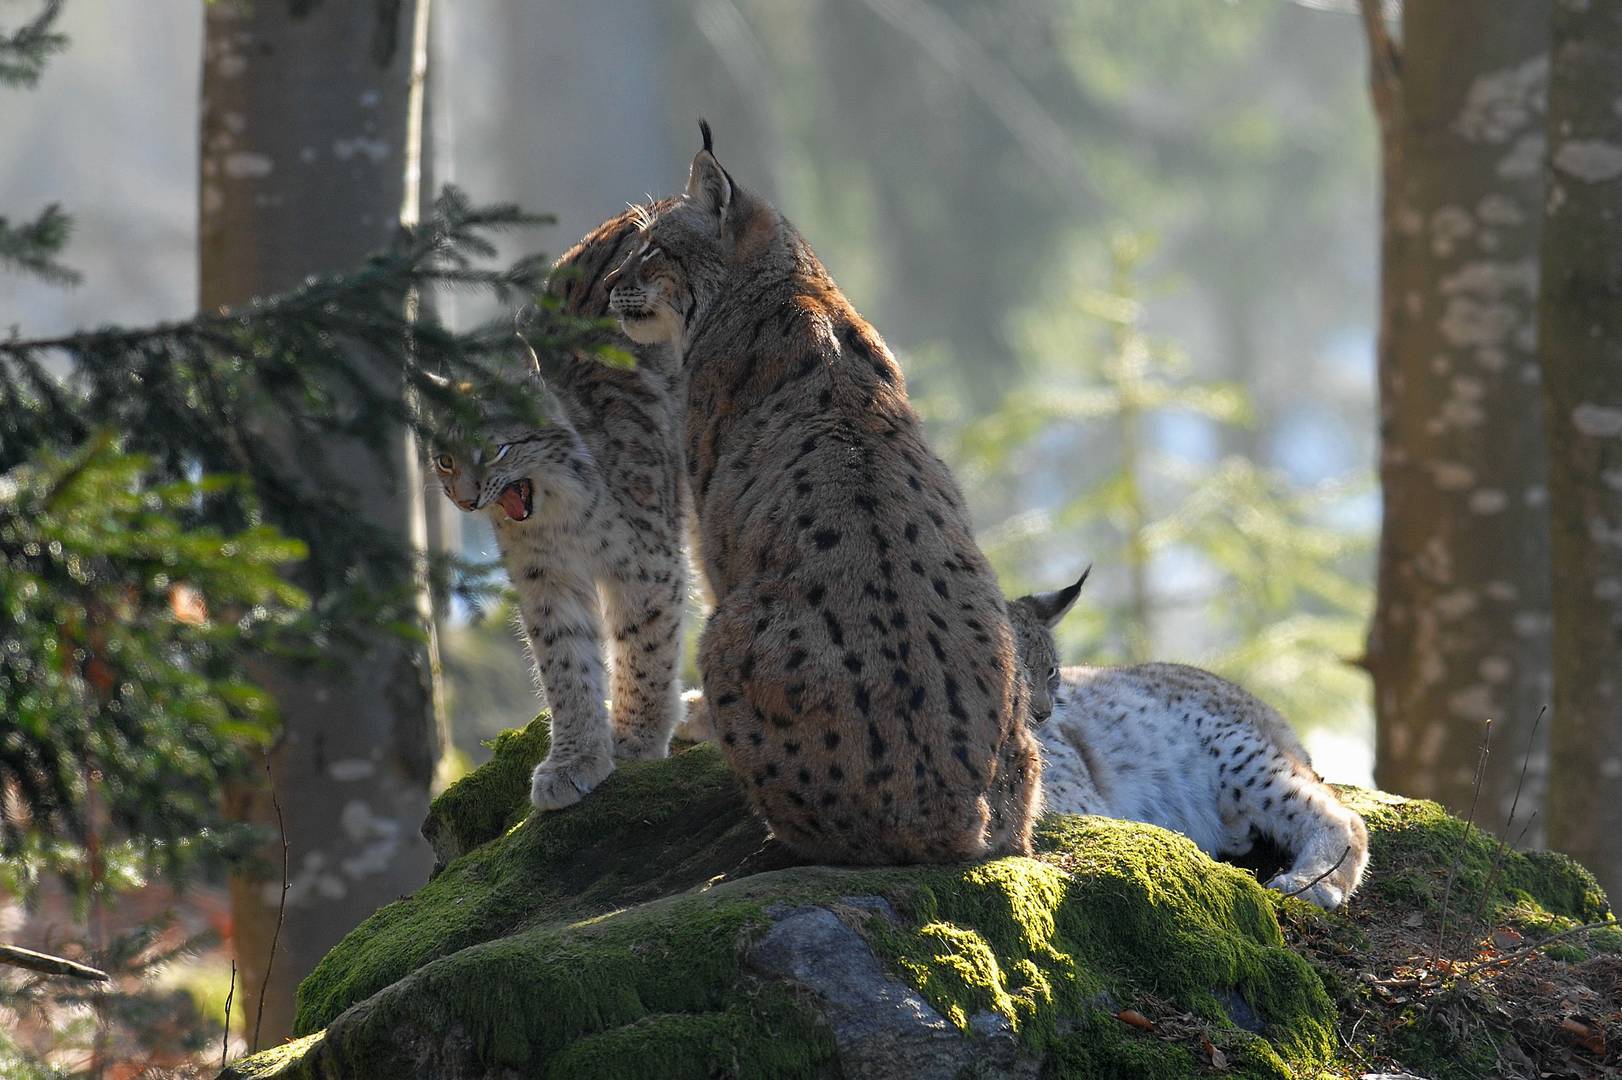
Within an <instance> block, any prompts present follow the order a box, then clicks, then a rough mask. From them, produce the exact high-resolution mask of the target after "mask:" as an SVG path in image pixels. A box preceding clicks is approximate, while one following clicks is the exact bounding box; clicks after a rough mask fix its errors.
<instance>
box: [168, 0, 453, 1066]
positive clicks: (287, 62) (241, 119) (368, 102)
mask: <svg viewBox="0 0 1622 1080" xmlns="http://www.w3.org/2000/svg"><path fill="white" fill-rule="evenodd" d="M427 4H428V0H401V2H398V3H349V4H344V3H335V2H331V0H328V2H325V3H319V4H315V5H311V6H310V10H309V12H308V13H307V14H305V15H302V16H296V17H295V16H294V15H292V14H291V13H290V11H289V5H288V4H286V3H279V2H278V3H272V2H259V3H254V4H252V5H238V4H235V3H223V2H222V3H217V4H212V5H210V6H209V7H208V9H207V16H206V20H207V21H206V27H207V29H206V38H205V48H204V62H203V83H202V86H203V111H202V132H201V136H202V156H201V168H202V177H201V188H200V197H201V210H200V215H199V226H200V244H201V287H200V292H201V303H202V306H203V307H204V308H205V309H208V308H212V307H215V306H217V305H220V304H238V303H242V302H244V301H246V300H248V299H249V298H250V297H252V296H254V295H255V294H260V293H268V292H272V291H276V290H282V289H287V288H289V287H292V286H295V285H297V284H298V283H299V282H300V281H301V280H302V279H303V278H304V277H305V276H306V275H310V274H316V273H322V272H328V271H336V270H345V269H351V268H354V267H357V266H359V265H361V263H362V260H363V259H364V257H365V256H366V255H367V254H368V253H370V252H373V251H375V250H377V249H379V248H381V247H384V246H386V245H387V244H388V243H389V242H390V240H391V238H392V237H393V235H394V234H395V232H396V230H397V228H398V227H399V224H400V221H401V218H402V215H403V214H404V215H406V216H410V215H411V209H410V208H411V207H412V206H413V205H414V199H415V196H416V188H415V183H416V177H415V173H414V172H413V171H412V168H413V166H414V165H415V162H414V160H413V149H414V148H413V147H412V146H411V143H410V140H411V139H412V137H413V136H414V135H415V134H416V133H417V132H418V131H419V130H420V129H419V126H418V125H414V124H413V123H412V122H411V118H412V112H413V110H414V109H416V108H420V95H413V94H412V93H411V92H410V91H411V85H412V74H413V70H414V67H415V66H416V64H415V62H414V58H417V57H419V56H420V54H419V50H418V49H417V48H416V45H417V43H418V31H419V28H418V18H419V15H420V14H422V9H426V7H427ZM380 377H386V376H380ZM262 435H263V438H264V439H265V440H266V442H267V443H268V444H269V445H271V446H278V445H280V450H281V452H282V453H283V454H284V455H285V456H286V460H288V461H297V460H298V457H297V456H296V455H298V454H307V453H308V452H309V451H310V449H311V448H308V447H292V446H288V445H286V441H287V440H286V439H285V437H279V434H278V431H277V428H276V425H275V418H273V417H267V418H265V428H264V431H263V432H262ZM319 450H320V452H322V453H323V454H324V455H325V456H326V458H327V460H328V462H329V463H330V464H331V466H332V467H333V470H334V471H335V472H336V473H337V474H338V475H341V476H345V477H353V478H354V489H353V506H354V508H355V513H356V514H357V515H362V516H364V517H365V518H367V519H368V520H370V521H372V522H374V523H377V524H380V525H382V526H384V527H386V528H387V529H389V530H390V531H392V532H393V533H395V534H396V535H399V536H401V537H402V538H406V539H409V540H410V541H411V542H412V543H414V544H417V545H419V546H420V545H421V544H422V543H423V541H424V535H425V520H424V506H423V502H424V499H423V495H424V490H423V482H422V478H421V475H420V471H419V465H418V458H417V454H416V451H415V449H414V448H413V447H412V445H411V444H410V436H409V434H408V433H407V432H406V431H405V430H403V429H402V430H401V431H400V432H399V433H398V436H397V437H396V439H395V440H394V445H393V447H392V449H391V450H389V451H388V452H387V453H386V454H384V455H383V457H384V458H386V459H388V460H389V461H390V462H392V465H393V472H392V479H391V477H390V476H388V475H386V474H385V472H384V469H383V467H382V465H380V456H379V454H378V452H377V451H376V450H374V449H371V448H367V447H364V446H361V445H358V444H356V443H351V442H345V441H339V440H336V439H335V440H333V441H332V442H331V443H330V444H329V445H324V446H322V447H320V448H319ZM419 584H420V583H419ZM424 614H426V611H424ZM425 623H426V620H425ZM427 625H431V624H427ZM432 646H433V642H432V637H431V636H430V637H429V639H428V645H427V646H422V645H416V644H410V643H407V642H405V641H402V640H400V639H399V638H397V637H385V636H383V635H382V634H381V633H380V634H378V635H377V636H376V637H374V638H372V639H370V640H369V641H368V642H367V643H366V645H365V646H364V647H362V648H359V649H355V650H334V651H336V652H338V655H336V656H333V657H331V658H332V659H333V660H334V661H335V663H336V666H335V667H334V668H330V669H329V668H319V669H300V670H290V669H288V668H286V667H279V666H276V665H269V664H264V665H258V666H257V668H256V676H257V677H258V678H259V680H260V682H261V683H262V684H263V685H265V686H266V688H267V689H268V690H270V691H271V693H272V694H273V695H274V697H275V698H276V701H277V704H278V706H279V708H280V710H281V715H282V720H283V730H282V734H281V736H280V739H279V741H278V743H277V745H276V746H275V748H274V749H273V751H272V752H271V753H270V755H269V759H268V765H269V767H270V769H271V770H273V772H274V777H275V794H276V796H278V797H279V801H280V808H281V814H282V815H283V816H284V817H285V822H286V836H287V842H288V845H289V850H290V867H289V882H288V884H289V887H288V889H287V894H286V905H287V910H286V919H285V925H283V926H281V928H280V936H279V939H278V944H277V947H276V952H275V957H274V965H273V974H272V976H271V978H270V981H269V983H268V985H266V987H265V990H264V995H263V997H264V1000H263V1002H262V1006H263V1010H264V1026H263V1030H262V1032H261V1033H260V1036H259V1042H260V1044H261V1045H263V1044H274V1043H275V1042H278V1041H280V1040H281V1039H282V1038H283V1037H285V1036H286V1035H288V1034H289V1033H290V1032H291V1030H292V1017H293V991H294V989H295V988H296V987H297V985H298V981H299V980H300V979H301V978H303V977H304V975H306V974H307V973H308V972H309V971H310V969H311V968H312V967H313V966H314V965H315V963H316V962H317V961H318V960H319V959H320V958H321V957H322V955H323V954H324V953H325V952H326V951H327V950H328V949H329V948H330V947H331V946H332V945H333V943H335V942H336V941H337V940H338V938H339V937H341V936H342V935H343V934H344V933H346V932H347V931H348V930H350V929H351V928H352V927H353V926H355V924H356V923H358V922H360V920H361V919H363V918H365V917H366V916H367V915H369V914H371V913H372V912H373V911H374V910H376V909H377V908H378V907H379V906H381V905H382V904H384V903H387V902H389V901H391V900H394V899H395V898H397V897H398V896H400V895H401V894H403V893H408V892H410V891H412V890H414V889H415V888H417V887H418V886H419V885H421V884H422V882H423V880H424V879H425V878H426V876H427V873H428V870H429V867H430V865H431V862H432V859H431V856H430V854H429V851H428V848H427V845H426V844H424V843H423V842H422V841H421V840H420V838H419V837H418V833H417V830H418V827H419V825H420V823H421V821H422V818H423V816H424V813H425V811H426V809H427V803H428V787H429V782H430V779H431V777H432V775H433V771H434V767H435V764H436V762H437V760H438V757H439V752H440V744H441V738H442V734H441V730H440V727H439V717H438V716H437V714H436V711H435V707H434V701H435V696H434V693H433V680H432V671H433V664H432ZM271 794H272V792H271V789H270V788H269V787H268V786H266V785H264V784H263V783H261V784H259V785H255V786H250V787H245V788H243V789H240V790H237V791H235V792H233V793H232V794H231V796H230V802H231V807H232V810H233V812H234V813H236V814H237V815H238V816H240V817H241V818H242V819H244V820H247V821H250V822H252V823H254V824H256V825H259V826H261V827H263V828H266V829H268V830H269V832H270V834H271V835H272V837H273V838H274V836H275V833H276V828H277V813H276V811H275V809H274V808H273V807H272V805H271ZM263 854H264V857H265V860H266V863H267V864H268V865H269V866H270V867H271V871H270V876H269V877H266V876H262V875H261V876H238V877H235V878H233V880H232V883H231V896H232V903H233V907H234V912H235V937H236V948H237V956H238V958H239V961H240V966H241V974H242V978H241V981H240V983H239V992H240V993H242V994H243V995H244V996H245V1007H246V1012H245V1015H246V1016H247V1017H248V1023H249V1035H250V1037H252V1032H253V1028H254V1017H255V1015H256V1013H257V1011H258V1010H259V1008H260V1007H261V1002H260V1000H259V998H260V984H261V980H262V979H263V978H264V975H265V971H266V969H267V967H271V966H272V957H271V948H272V940H273V939H274V938H276V933H277V922H278V916H277V909H278V904H279V902H280V900H281V896H282V891H283V888H282V883H281V881H280V873H279V871H280V866H281V854H282V849H281V844H280V842H279V841H278V840H275V839H272V840H271V842H270V843H268V844H267V845H266V847H265V848H264V849H263Z"/></svg>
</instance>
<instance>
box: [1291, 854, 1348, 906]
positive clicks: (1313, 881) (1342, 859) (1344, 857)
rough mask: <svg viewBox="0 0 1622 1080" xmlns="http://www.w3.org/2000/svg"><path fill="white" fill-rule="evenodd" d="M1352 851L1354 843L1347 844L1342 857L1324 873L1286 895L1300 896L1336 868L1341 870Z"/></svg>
mask: <svg viewBox="0 0 1622 1080" xmlns="http://www.w3.org/2000/svg"><path fill="white" fill-rule="evenodd" d="M1351 853H1352V845H1350V844H1347V845H1346V850H1345V851H1343V852H1341V853H1340V858H1338V859H1336V860H1335V865H1333V866H1331V867H1330V868H1329V869H1328V870H1325V871H1324V872H1323V873H1321V874H1319V875H1318V876H1317V877H1315V878H1313V879H1312V880H1311V881H1309V882H1307V883H1306V884H1305V885H1303V886H1301V887H1300V888H1299V889H1297V890H1295V891H1294V892H1287V893H1285V894H1284V895H1285V896H1300V895H1301V894H1302V893H1304V892H1306V891H1307V890H1308V889H1310V888H1312V887H1313V886H1314V885H1316V884H1318V882H1320V881H1322V880H1323V879H1324V878H1326V877H1328V876H1329V875H1330V874H1333V873H1334V872H1335V871H1336V870H1339V869H1340V864H1341V863H1343V862H1345V861H1346V857H1347V856H1348V855H1350V854H1351Z"/></svg>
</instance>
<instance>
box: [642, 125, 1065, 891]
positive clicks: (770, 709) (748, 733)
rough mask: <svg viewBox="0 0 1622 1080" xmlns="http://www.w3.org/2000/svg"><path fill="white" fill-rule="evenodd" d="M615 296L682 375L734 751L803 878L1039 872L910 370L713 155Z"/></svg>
mask: <svg viewBox="0 0 1622 1080" xmlns="http://www.w3.org/2000/svg"><path fill="white" fill-rule="evenodd" d="M703 130H704V149H703V150H701V151H699V153H698V155H697V156H696V157H695V158H694V159H693V165H692V172H691V176H690V179H689V181H688V187H687V194H686V196H685V197H684V198H682V199H680V200H677V202H676V203H675V205H673V206H669V207H663V208H661V207H655V208H653V209H652V210H651V212H650V213H649V215H648V221H647V223H646V225H645V227H644V228H643V230H642V235H641V237H640V240H639V243H638V244H637V246H636V248H635V250H634V251H633V252H632V253H631V256H630V257H629V258H628V259H627V260H626V262H625V264H624V265H623V266H622V267H621V268H620V269H619V270H617V271H616V272H615V274H614V286H613V292H612V295H611V306H612V308H613V311H614V313H615V314H616V315H618V316H619V318H620V322H621V325H622V326H623V327H624V329H625V332H626V333H627V335H629V336H630V337H631V338H632V339H633V340H636V341H641V342H645V343H649V344H662V343H669V344H672V345H675V346H676V347H677V348H678V349H679V351H680V352H681V354H682V362H683V368H684V371H685V373H686V375H687V378H688V380H689V383H688V391H687V472H688V480H689V484H690V486H691V490H692V493H693V499H694V508H695V510H696V512H697V517H698V531H699V548H700V555H701V565H702V566H703V569H704V574H705V576H706V578H707V579H708V583H709V585H710V589H711V592H712V594H713V596H714V597H715V611H714V614H713V615H712V616H711V618H710V620H709V624H708V625H707V626H706V628H705V630H704V636H703V640H702V642H701V644H700V647H699V667H700V670H701V671H702V673H703V681H704V698H705V701H706V702H707V704H708V708H709V709H710V710H711V712H712V719H713V723H714V728H715V730H716V731H717V732H718V734H719V736H720V744H721V748H722V751H723V753H725V754H726V755H727V758H728V760H729V761H730V762H731V764H732V767H733V768H734V769H735V770H737V772H738V774H739V775H740V776H741V777H742V779H743V782H744V786H745V790H746V791H747V792H748V794H749V796H750V799H751V802H752V803H753V805H754V806H755V808H756V809H757V810H758V811H759V812H760V813H761V814H762V816H764V817H765V818H766V819H767V821H768V822H769V823H770V824H771V826H772V829H773V831H774V832H775V833H776V834H777V836H778V837H779V838H780V839H781V840H783V841H784V842H785V843H786V844H787V845H788V846H789V847H791V848H793V849H795V850H796V851H797V852H798V853H799V854H801V855H802V856H808V857H811V858H817V859H823V860H826V861H833V862H854V863H901V862H950V861H958V860H964V859H974V858H979V857H982V856H985V855H988V854H989V855H1001V854H1007V853H1011V852H1027V851H1029V850H1030V827H1031V819H1032V816H1033V812H1034V808H1035V802H1036V797H1037V793H1038V780H1039V774H1040V769H1041V762H1040V758H1039V756H1038V753H1037V748H1036V740H1035V738H1034V737H1033V736H1032V735H1031V733H1030V731H1029V729H1028V726H1027V724H1026V687H1025V680H1024V677H1023V674H1022V673H1021V670H1020V668H1019V665H1018V662H1017V660H1016V658H1015V655H1014V640H1013V633H1012V630H1011V628H1010V626H1009V622H1008V613H1007V605H1006V604H1005V602H1004V601H1003V598H1002V596H1001V594H1000V593H999V592H998V591H997V583H996V580H995V579H994V578H993V576H992V573H991V568H990V566H989V565H988V564H987V563H986V560H985V558H984V557H983V556H982V555H981V553H980V549H979V548H978V547H977V546H976V545H975V542H974V537H973V535H972V533H971V532H970V529H969V522H968V514H967V512H966V511H965V509H964V505H963V499H962V496H961V495H960V494H959V492H958V489H957V485H956V484H955V483H954V482H953V480H952V476H951V474H950V472H948V471H947V468H946V466H945V465H944V464H943V463H942V462H941V461H940V459H939V458H937V457H936V456H935V455H934V454H933V453H931V452H930V450H929V447H928V446H927V445H926V444H925V442H924V438H923V431H922V425H921V424H920V423H919V421H918V417H917V415H916V414H915V413H914V412H913V410H912V406H911V405H910V404H909V403H908V401H907V393H906V387H905V384H904V382H903V380H902V377H901V370H900V368H899V367H898V366H897V365H896V362H895V360H894V358H893V357H892V356H891V355H890V351H889V349H887V348H885V345H884V342H883V341H881V340H880V339H879V336H878V334H877V333H875V332H874V330H873V328H872V327H871V326H869V325H868V324H867V323H866V322H865V321H864V320H863V319H862V317H861V316H860V315H858V314H857V313H856V311H855V309H854V308H852V307H851V304H850V302H849V301H848V300H847V299H846V298H845V296H844V294H843V293H841V292H840V291H839V289H838V287H837V286H836V285H835V284H834V283H833V281H832V279H831V278H829V276H828V272H827V271H826V270H825V269H824V268H823V266H822V264H821V263H820V262H819V261H818V260H817V257H816V256H815V255H814V254H812V251H811V248H810V245H808V244H807V243H806V242H805V240H804V238H803V237H801V236H800V234H799V233H798V232H797V231H795V229H794V227H793V226H792V225H790V224H789V223H788V222H787V221H786V220H784V218H783V216H782V215H781V214H779V213H778V212H777V211H776V210H774V209H773V208H772V207H771V206H769V205H767V203H766V202H765V201H764V200H762V199H761V198H760V197H758V196H757V195H754V194H752V193H751V192H749V191H747V190H745V189H744V188H742V187H740V186H738V185H737V184H735V183H734V182H733V180H732V177H731V176H729V175H728V174H727V172H726V170H725V169H723V168H722V167H721V165H720V163H719V162H718V161H717V160H716V159H715V156H714V154H713V153H712V152H711V149H710V135H709V128H708V126H707V125H706V126H704V128H703Z"/></svg>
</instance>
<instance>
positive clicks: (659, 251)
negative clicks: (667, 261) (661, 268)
mask: <svg viewBox="0 0 1622 1080" xmlns="http://www.w3.org/2000/svg"><path fill="white" fill-rule="evenodd" d="M664 253H665V249H664V248H661V247H650V248H649V249H648V250H647V251H644V252H643V253H642V261H643V262H647V261H648V260H649V259H651V258H653V257H654V256H656V255H663V254H664Z"/></svg>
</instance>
